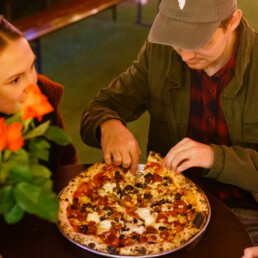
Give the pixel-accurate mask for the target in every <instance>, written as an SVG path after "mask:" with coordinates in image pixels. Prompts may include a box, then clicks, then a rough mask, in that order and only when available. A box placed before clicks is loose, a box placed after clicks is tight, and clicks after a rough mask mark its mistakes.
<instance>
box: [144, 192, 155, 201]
mask: <svg viewBox="0 0 258 258" xmlns="http://www.w3.org/2000/svg"><path fill="white" fill-rule="evenodd" d="M152 197H153V195H152V194H151V193H149V192H146V193H145V194H144V199H151V198H152Z"/></svg>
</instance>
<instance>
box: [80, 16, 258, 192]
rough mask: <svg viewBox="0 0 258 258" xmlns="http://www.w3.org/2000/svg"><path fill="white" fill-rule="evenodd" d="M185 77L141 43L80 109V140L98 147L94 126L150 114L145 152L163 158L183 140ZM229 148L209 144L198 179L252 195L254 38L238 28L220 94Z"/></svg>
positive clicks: (256, 155)
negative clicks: (209, 162) (206, 164)
mask: <svg viewBox="0 0 258 258" xmlns="http://www.w3.org/2000/svg"><path fill="white" fill-rule="evenodd" d="M190 76H191V72H190V69H189V67H188V66H187V65H186V64H185V63H184V62H183V61H182V59H181V57H180V56H179V55H178V54H177V53H176V52H175V51H174V50H173V48H172V47H170V46H165V45H160V44H152V43H150V42H148V41H146V42H145V44H144V45H143V47H142V49H141V50H140V52H139V54H138V57H137V59H136V60H135V61H134V62H133V64H132V66H131V67H130V68H128V70H127V71H126V72H124V73H122V74H121V75H120V76H118V77H117V78H115V79H114V80H113V81H112V82H111V84H110V85H109V87H108V88H105V89H102V90H100V92H99V93H98V95H97V96H96V97H95V98H94V99H93V100H92V102H91V103H90V104H89V105H88V107H87V108H86V109H85V111H84V114H83V116H82V123H81V136H82V139H83V140H84V141H85V143H87V144H89V145H91V146H95V147H100V142H99V139H100V132H99V125H100V124H101V123H102V122H103V121H105V120H107V119H111V118H116V119H120V120H121V121H122V122H123V123H124V124H126V122H129V121H133V120H135V119H137V118H139V117H140V116H141V115H142V114H143V113H144V112H145V111H146V110H148V112H149V113H150V128H149V139H148V150H154V151H156V152H159V153H161V154H162V155H166V153H167V152H168V151H169V150H170V148H171V147H172V146H174V145H175V144H176V143H178V142H179V141H180V140H182V139H183V138H184V137H186V131H187V126H188V121H189V113H190V93H191V78H190ZM221 105H222V110H223V112H224V116H225V120H226V123H227V126H228V130H229V133H230V137H231V142H232V147H226V146H219V145H215V144H213V145H212V147H213V149H214V154H215V156H214V164H213V166H212V168H211V169H210V170H204V172H203V176H205V177H208V178H214V179H216V180H218V181H220V182H223V183H229V184H234V185H237V186H239V187H241V188H243V189H245V190H248V191H253V192H258V152H257V151H258V37H257V34H256V33H255V32H254V31H253V30H252V28H251V27H250V26H249V25H248V23H247V22H246V21H245V20H244V19H242V21H241V23H240V45H239V50H238V55H237V60H236V67H235V76H234V78H233V79H232V81H231V82H230V83H229V85H228V86H227V87H226V88H225V89H224V91H223V92H222V94H221Z"/></svg>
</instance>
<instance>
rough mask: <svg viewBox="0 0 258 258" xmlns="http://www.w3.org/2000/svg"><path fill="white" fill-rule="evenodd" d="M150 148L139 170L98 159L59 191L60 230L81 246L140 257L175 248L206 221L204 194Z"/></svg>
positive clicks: (206, 203)
mask: <svg viewBox="0 0 258 258" xmlns="http://www.w3.org/2000/svg"><path fill="white" fill-rule="evenodd" d="M162 160H163V159H162V158H161V156H160V155H159V154H157V153H154V152H150V154H149V156H148V158H147V162H146V164H145V166H144V168H143V170H142V171H138V172H137V173H136V175H132V174H131V173H130V170H129V169H125V168H122V167H120V166H116V165H106V164H105V162H104V161H100V162H97V163H95V164H94V165H92V166H91V167H89V168H88V169H87V170H86V171H83V172H82V173H80V174H78V175H77V176H76V177H75V178H73V179H72V180H71V181H70V182H69V184H68V185H67V186H66V187H65V188H64V189H63V191H62V193H61V194H60V196H59V198H60V210H59V215H58V217H59V225H58V226H59V229H60V230H61V232H62V233H63V234H64V235H65V236H66V237H67V238H68V239H70V240H72V241H73V242H76V243H78V244H80V245H82V246H85V247H87V248H86V249H88V250H91V249H94V250H96V251H99V252H103V253H108V254H111V255H129V256H130V255H132V256H140V255H141V256H144V255H150V254H162V253H163V252H166V251H170V250H173V249H176V248H178V247H180V246H182V245H183V244H185V243H186V242H187V241H189V240H190V239H191V238H192V237H193V236H194V235H196V234H197V233H198V232H200V231H201V230H202V229H203V227H204V226H205V225H206V224H207V223H206V222H207V220H208V216H209V212H210V211H209V204H208V201H207V199H206V197H205V195H204V193H203V192H202V191H201V190H200V189H199V188H198V187H197V186H196V185H195V184H194V183H193V182H192V181H190V180H189V179H187V178H186V177H184V175H182V174H178V173H175V172H173V171H169V170H167V169H166V168H164V167H162Z"/></svg>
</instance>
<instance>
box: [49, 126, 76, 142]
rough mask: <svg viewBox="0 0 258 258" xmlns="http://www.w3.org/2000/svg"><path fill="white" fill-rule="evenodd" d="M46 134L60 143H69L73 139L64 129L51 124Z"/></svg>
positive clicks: (51, 139)
mask: <svg viewBox="0 0 258 258" xmlns="http://www.w3.org/2000/svg"><path fill="white" fill-rule="evenodd" d="M44 136H45V137H46V138H47V139H48V140H50V141H53V142H56V143H57V144H59V145H67V144H69V143H70V142H71V141H72V139H71V137H70V136H69V135H68V134H66V132H65V131H64V130H63V129H61V128H59V127H56V126H50V127H49V128H48V129H47V131H46V132H45V134H44Z"/></svg>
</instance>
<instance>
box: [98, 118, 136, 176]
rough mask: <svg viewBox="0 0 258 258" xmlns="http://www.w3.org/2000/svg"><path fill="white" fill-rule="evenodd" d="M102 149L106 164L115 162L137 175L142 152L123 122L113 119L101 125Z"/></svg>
mask: <svg viewBox="0 0 258 258" xmlns="http://www.w3.org/2000/svg"><path fill="white" fill-rule="evenodd" d="M100 127H101V147H102V150H103V153H104V160H105V162H106V164H108V165H109V164H111V163H112V162H114V163H115V164H116V165H118V166H119V165H122V166H123V167H124V168H128V167H130V169H131V172H132V173H133V174H135V173H136V170H137V165H138V163H139V155H141V150H140V148H139V146H138V143H137V141H136V140H135V138H134V136H133V135H132V134H131V132H130V131H129V130H128V129H127V128H126V127H125V126H124V125H123V124H122V122H121V121H119V120H116V119H111V120H107V121H105V122H104V123H103V124H101V126H100Z"/></svg>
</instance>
